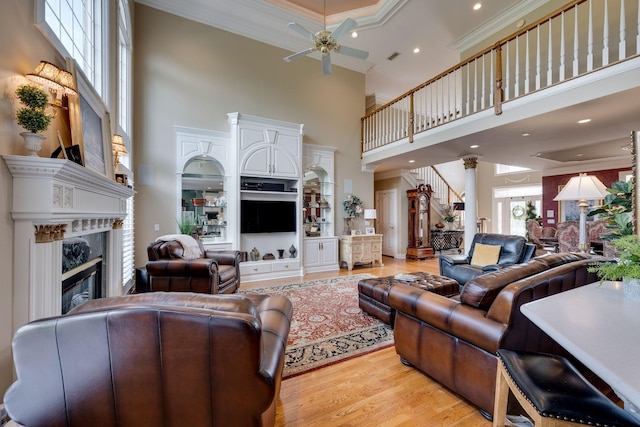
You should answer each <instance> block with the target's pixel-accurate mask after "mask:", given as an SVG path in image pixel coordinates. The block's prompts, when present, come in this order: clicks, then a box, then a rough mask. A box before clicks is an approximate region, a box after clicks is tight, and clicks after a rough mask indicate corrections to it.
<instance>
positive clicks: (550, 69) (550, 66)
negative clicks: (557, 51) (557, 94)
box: [547, 19, 553, 86]
mask: <svg viewBox="0 0 640 427" xmlns="http://www.w3.org/2000/svg"><path fill="white" fill-rule="evenodd" d="M551 22H552V21H551V19H549V43H548V46H547V50H548V51H547V86H551V85H552V84H553V40H552V39H553V36H552V32H551V29H552V25H551Z"/></svg>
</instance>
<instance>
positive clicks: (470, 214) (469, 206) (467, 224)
mask: <svg viewBox="0 0 640 427" xmlns="http://www.w3.org/2000/svg"><path fill="white" fill-rule="evenodd" d="M462 161H463V162H464V172H465V175H464V192H465V197H464V253H465V254H468V253H469V249H470V247H471V242H472V241H473V236H475V234H476V230H477V224H478V196H477V191H476V187H477V185H476V184H477V182H476V181H477V177H476V169H477V167H478V156H473V155H468V156H464V157H462Z"/></svg>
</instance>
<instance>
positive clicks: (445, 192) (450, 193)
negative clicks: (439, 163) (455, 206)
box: [411, 166, 463, 223]
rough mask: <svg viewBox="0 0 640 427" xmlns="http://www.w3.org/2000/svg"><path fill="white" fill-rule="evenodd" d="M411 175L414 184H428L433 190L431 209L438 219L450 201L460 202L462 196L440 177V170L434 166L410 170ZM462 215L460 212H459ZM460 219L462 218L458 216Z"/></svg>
mask: <svg viewBox="0 0 640 427" xmlns="http://www.w3.org/2000/svg"><path fill="white" fill-rule="evenodd" d="M411 176H413V177H414V179H415V183H414V184H415V186H416V187H417V186H418V185H420V184H425V185H430V186H431V189H432V190H433V195H432V196H431V210H432V212H435V213H437V214H438V216H439V217H440V219H442V218H443V210H444V209H445V208H446V207H448V206H451V204H452V203H455V202H462V201H463V200H462V196H460V194H458V193H457V192H456V191H455V190H454V189H453V188H451V186H450V185H449V183H448V182H447V181H446V180H445V179H444V178H443V177H442V175H441V174H440V172H438V170H437V169H436V168H435V166H425V167H421V168H417V169H412V170H411ZM460 215H462V213H460ZM460 220H461V221H462V218H460ZM431 222H432V223H434V222H438V221H435V218H433V217H432V218H431Z"/></svg>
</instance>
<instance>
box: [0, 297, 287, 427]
mask: <svg viewBox="0 0 640 427" xmlns="http://www.w3.org/2000/svg"><path fill="white" fill-rule="evenodd" d="M292 312H293V308H292V305H291V302H290V301H289V300H288V299H287V298H286V297H283V296H277V295H276V296H267V295H246V296H241V295H203V294H194V293H185V292H153V293H146V294H139V295H128V296H122V297H113V298H103V299H98V300H93V301H89V302H87V303H85V304H83V305H81V306H79V307H77V308H75V309H74V310H72V311H71V312H69V314H67V315H64V316H59V317H54V318H49V319H43V320H37V321H34V322H31V323H29V324H28V325H26V326H24V327H22V328H20V330H19V331H18V332H17V333H16V335H15V337H14V339H13V357H14V363H15V368H16V373H17V381H16V382H15V383H14V384H12V385H11V386H10V387H9V389H8V390H7V392H6V394H5V396H4V403H5V407H6V410H7V412H8V414H9V416H10V417H11V419H12V420H13V421H12V423H14V425H25V426H29V427H41V426H42V427H44V426H46V427H69V426H101V427H116V426H125V425H126V426H137V427H157V426H165V427H172V426H175V427H178V426H214V425H218V426H273V425H274V423H275V410H276V402H277V400H278V395H279V392H280V384H281V378H282V370H283V367H284V352H285V345H286V342H287V336H288V334H289V326H290V322H291V316H292Z"/></svg>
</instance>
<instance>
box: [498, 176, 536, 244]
mask: <svg viewBox="0 0 640 427" xmlns="http://www.w3.org/2000/svg"><path fill="white" fill-rule="evenodd" d="M528 204H531V205H532V206H533V207H534V213H535V215H536V217H540V216H542V210H541V209H542V186H541V185H523V186H517V187H496V188H494V189H493V217H494V218H495V221H494V222H493V232H494V233H498V234H511V235H517V236H526V234H527V229H526V226H525V222H526V220H527V205H528Z"/></svg>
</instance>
